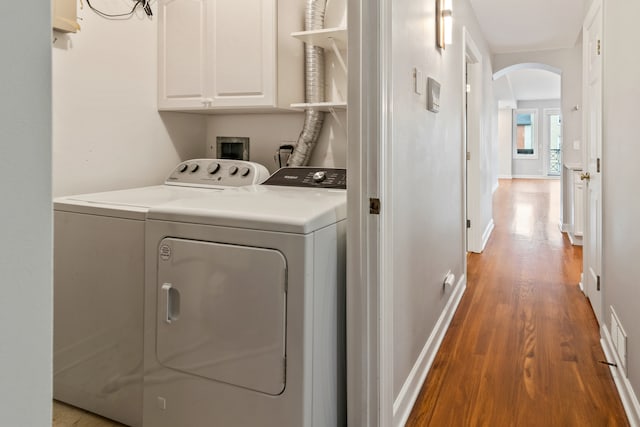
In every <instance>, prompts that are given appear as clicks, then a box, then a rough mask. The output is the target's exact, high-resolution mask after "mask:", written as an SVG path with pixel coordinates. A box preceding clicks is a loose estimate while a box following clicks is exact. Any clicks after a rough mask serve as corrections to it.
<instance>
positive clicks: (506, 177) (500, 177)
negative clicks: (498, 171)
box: [498, 175, 513, 179]
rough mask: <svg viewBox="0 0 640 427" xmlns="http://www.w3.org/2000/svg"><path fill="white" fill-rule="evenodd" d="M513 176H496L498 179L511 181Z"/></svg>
mask: <svg viewBox="0 0 640 427" xmlns="http://www.w3.org/2000/svg"><path fill="white" fill-rule="evenodd" d="M512 178H513V176H511V175H498V179H512Z"/></svg>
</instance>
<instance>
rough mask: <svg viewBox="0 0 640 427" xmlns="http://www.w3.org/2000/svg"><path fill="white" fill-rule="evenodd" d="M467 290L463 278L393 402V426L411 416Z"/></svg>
mask: <svg viewBox="0 0 640 427" xmlns="http://www.w3.org/2000/svg"><path fill="white" fill-rule="evenodd" d="M466 288H467V278H466V276H462V277H461V278H460V280H459V281H458V283H457V284H456V287H455V289H454V291H453V293H452V295H451V297H450V298H449V301H448V302H447V305H446V306H445V308H444V310H443V311H442V314H440V317H439V318H438V321H437V323H436V325H435V327H434V328H433V331H432V332H431V335H430V336H429V339H428V340H427V342H426V343H425V345H424V347H423V348H422V351H421V352H420V356H418V360H416V363H415V364H414V365H413V368H411V372H409V376H408V377H407V379H406V380H405V382H404V384H403V385H402V388H401V389H400V393H398V397H397V398H396V400H395V402H393V425H394V426H397V427H401V426H404V425H405V423H406V422H407V419H408V418H409V415H411V410H412V409H413V405H414V404H415V402H416V399H417V398H418V394H419V393H420V389H421V388H422V385H423V384H424V381H425V379H426V378H427V374H428V373H429V370H430V369H431V365H432V364H433V360H434V359H435V357H436V354H437V353H438V350H439V349H440V345H441V344H442V340H443V339H444V336H445V334H446V333H447V330H448V329H449V325H450V324H451V319H453V315H454V314H455V312H456V309H457V308H458V305H459V304H460V300H461V299H462V296H463V295H464V291H465V289H466Z"/></svg>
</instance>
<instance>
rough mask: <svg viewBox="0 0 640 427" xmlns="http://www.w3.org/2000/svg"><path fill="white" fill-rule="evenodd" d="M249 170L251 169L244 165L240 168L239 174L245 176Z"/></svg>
mask: <svg viewBox="0 0 640 427" xmlns="http://www.w3.org/2000/svg"><path fill="white" fill-rule="evenodd" d="M249 172H251V169H249V168H248V167H246V166H243V167H241V168H240V176H247V175H249Z"/></svg>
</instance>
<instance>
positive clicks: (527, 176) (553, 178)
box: [513, 175, 560, 180]
mask: <svg viewBox="0 0 640 427" xmlns="http://www.w3.org/2000/svg"><path fill="white" fill-rule="evenodd" d="M513 179H551V180H556V179H560V177H559V176H547V175H513Z"/></svg>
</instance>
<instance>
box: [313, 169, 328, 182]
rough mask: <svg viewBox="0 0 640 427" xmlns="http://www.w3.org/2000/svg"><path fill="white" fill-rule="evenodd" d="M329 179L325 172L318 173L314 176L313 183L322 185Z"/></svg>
mask: <svg viewBox="0 0 640 427" xmlns="http://www.w3.org/2000/svg"><path fill="white" fill-rule="evenodd" d="M325 179H327V173H326V172H325V171H318V172H316V173H314V174H313V182H317V183H321V182H322V181H324V180H325Z"/></svg>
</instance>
